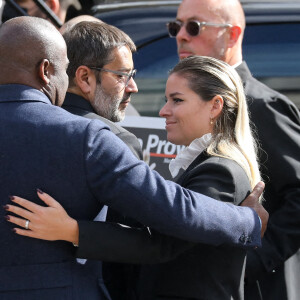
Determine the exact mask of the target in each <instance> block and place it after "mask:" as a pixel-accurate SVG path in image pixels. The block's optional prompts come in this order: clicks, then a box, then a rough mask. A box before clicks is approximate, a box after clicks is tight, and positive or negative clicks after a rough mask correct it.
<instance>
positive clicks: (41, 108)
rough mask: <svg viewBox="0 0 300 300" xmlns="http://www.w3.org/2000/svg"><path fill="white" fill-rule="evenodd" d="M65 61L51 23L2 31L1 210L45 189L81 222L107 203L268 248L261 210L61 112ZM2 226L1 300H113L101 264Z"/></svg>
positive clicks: (154, 222) (161, 224)
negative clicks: (184, 184) (161, 168)
mask: <svg viewBox="0 0 300 300" xmlns="http://www.w3.org/2000/svg"><path fill="white" fill-rule="evenodd" d="M19 49H22V51H16V50H19ZM66 53H67V52H66V45H65V42H64V40H63V38H62V36H61V35H60V33H59V32H58V31H57V30H56V29H55V27H54V26H53V25H51V24H50V23H49V22H47V21H45V20H43V19H40V18H34V17H18V18H14V19H11V20H9V21H7V22H6V23H4V24H3V25H2V26H1V28H0V69H1V72H0V107H1V109H0V120H1V127H0V145H1V146H0V159H1V163H0V181H1V189H0V199H1V203H2V205H4V204H6V203H7V200H8V197H9V195H12V194H17V195H21V196H25V197H26V198H29V199H34V202H37V203H38V202H39V200H38V198H37V196H36V193H35V191H36V188H37V187H40V188H41V189H43V190H44V191H46V192H49V193H51V194H52V195H53V196H54V197H55V198H56V199H59V200H60V202H61V204H62V205H63V206H64V207H65V209H66V210H67V211H68V213H69V214H70V215H71V216H72V217H74V218H75V219H79V220H92V219H93V218H94V217H95V216H96V215H97V213H98V212H99V211H100V210H101V208H102V207H103V205H104V204H106V205H110V206H111V207H112V208H114V209H116V210H118V211H121V212H123V213H124V214H126V215H128V216H129V217H132V218H135V219H136V220H138V221H140V222H143V223H144V224H145V225H147V226H151V227H153V228H154V229H156V230H158V231H160V232H162V233H165V234H169V235H171V236H175V237H178V238H182V239H186V240H190V241H194V242H205V243H208V244H219V243H229V244H234V245H237V246H240V247H247V248H248V247H254V246H257V245H260V229H261V226H260V222H259V218H258V215H257V214H256V213H255V211H254V210H253V209H251V208H247V207H236V206H233V205H230V204H226V203H221V202H220V203H219V202H216V201H212V200H211V199H210V198H208V197H206V196H204V195H201V194H197V193H194V192H192V191H189V190H185V189H183V188H181V187H180V186H178V185H176V184H175V183H173V182H168V181H165V180H164V179H163V178H162V177H160V176H159V175H158V174H157V173H156V172H152V171H151V170H150V169H149V167H148V166H147V165H146V164H145V163H143V162H141V161H139V160H137V158H136V157H135V156H134V155H133V154H132V153H131V152H130V150H129V149H128V147H127V146H126V145H125V144H124V143H123V142H122V141H121V140H120V139H119V138H118V137H116V136H115V135H114V134H113V133H112V132H110V131H109V130H108V127H107V126H106V125H105V124H104V123H102V122H101V121H99V120H89V119H86V118H81V117H78V116H75V115H72V114H70V113H68V112H66V111H65V110H63V109H61V108H59V107H57V105H58V106H59V105H61V104H62V101H63V99H64V96H65V93H66V89H67V85H68V78H67V74H66V69H67V65H68V59H67V54H66ZM120 84H121V83H120ZM40 193H41V192H40ZM256 196H257V195H256ZM254 198H255V197H254ZM11 199H12V200H14V197H11ZM253 200H254V201H253ZM256 200H257V198H256ZM248 201H249V200H248ZM250 202H252V204H251V206H253V207H254V208H255V209H256V211H257V212H258V213H259V214H260V216H261V219H262V221H263V224H262V225H263V226H262V232H263V231H264V228H265V223H266V220H267V214H266V213H265V211H264V210H263V209H262V207H261V206H260V205H259V204H257V202H256V201H255V199H253V197H252V201H251V200H250ZM9 207H10V205H4V208H6V209H7V208H9ZM50 210H51V209H50ZM17 212H18V210H17V211H16V213H17ZM3 216H4V214H3ZM24 217H25V219H20V220H19V221H18V225H19V226H21V227H23V228H25V229H26V230H23V231H25V232H27V233H28V235H30V234H31V233H33V231H31V229H33V228H32V227H31V226H33V225H32V224H33V223H34V222H33V219H32V218H31V217H32V214H31V213H30V212H29V211H27V212H26V215H25V216H24ZM5 219H6V220H8V221H14V220H15V219H16V218H15V217H14V216H5ZM26 219H27V220H26ZM0 222H2V224H1V226H0V243H1V247H0V272H1V274H0V276H1V284H0V293H1V294H0V296H1V299H5V300H6V299H25V300H27V299H28V300H29V299H72V300H73V299H75V300H76V299H97V300H99V299H107V294H106V292H107V291H106V290H105V287H104V286H103V283H102V279H101V278H99V275H100V274H99V266H98V265H97V264H96V263H95V264H86V265H79V264H77V262H76V260H75V258H74V256H73V252H74V248H73V245H72V244H71V243H68V242H63V241H55V242H51V243H49V242H47V241H42V240H33V239H28V238H25V237H20V236H17V235H15V234H14V233H13V232H12V231H11V230H9V229H12V227H11V226H10V224H9V223H8V222H5V220H4V218H1V219H0ZM67 227H68V228H66V229H67V231H68V230H69V229H70V232H72V233H73V234H71V235H68V236H67V239H66V240H67V241H71V242H73V243H78V233H79V232H78V225H77V222H76V221H74V222H70V223H68V225H67ZM69 227H70V228H69ZM13 231H15V232H19V231H20V228H19V229H15V228H14V230H13ZM24 235H25V234H24ZM113 237H114V235H111V236H110V238H113Z"/></svg>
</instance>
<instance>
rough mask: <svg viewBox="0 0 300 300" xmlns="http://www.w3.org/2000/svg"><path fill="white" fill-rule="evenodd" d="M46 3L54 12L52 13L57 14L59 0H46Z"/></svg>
mask: <svg viewBox="0 0 300 300" xmlns="http://www.w3.org/2000/svg"><path fill="white" fill-rule="evenodd" d="M46 3H47V5H48V6H49V7H50V9H51V10H52V11H53V12H54V14H56V15H58V12H59V10H60V4H59V0H47V1H46Z"/></svg>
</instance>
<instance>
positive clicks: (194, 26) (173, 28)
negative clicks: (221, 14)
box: [167, 21, 232, 38]
mask: <svg viewBox="0 0 300 300" xmlns="http://www.w3.org/2000/svg"><path fill="white" fill-rule="evenodd" d="M183 25H184V23H183V22H180V21H173V22H169V23H167V28H168V31H169V35H170V37H173V38H174V37H176V35H177V34H178V32H179V31H180V29H181V27H182V26H183ZM207 26H212V27H232V25H231V24H217V23H209V22H198V21H188V22H187V23H186V24H185V30H186V32H187V33H188V34H189V35H190V36H197V35H198V34H199V33H200V31H201V30H202V28H205V27H207Z"/></svg>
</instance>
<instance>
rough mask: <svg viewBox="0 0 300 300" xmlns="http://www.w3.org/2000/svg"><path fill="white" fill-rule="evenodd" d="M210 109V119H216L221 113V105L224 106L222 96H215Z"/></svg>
mask: <svg viewBox="0 0 300 300" xmlns="http://www.w3.org/2000/svg"><path fill="white" fill-rule="evenodd" d="M211 101H212V107H211V117H212V118H214V119H215V118H217V117H219V115H220V114H221V112H222V109H223V105H224V100H223V98H222V96H220V95H216V96H214V97H213V98H212V100H211Z"/></svg>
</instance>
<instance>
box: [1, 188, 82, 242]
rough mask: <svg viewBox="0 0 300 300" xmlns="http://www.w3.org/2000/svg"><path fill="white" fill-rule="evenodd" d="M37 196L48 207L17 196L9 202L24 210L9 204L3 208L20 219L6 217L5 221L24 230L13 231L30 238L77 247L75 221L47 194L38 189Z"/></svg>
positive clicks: (77, 234) (76, 225)
mask: <svg viewBox="0 0 300 300" xmlns="http://www.w3.org/2000/svg"><path fill="white" fill-rule="evenodd" d="M37 194H38V196H39V198H40V199H41V200H42V201H44V202H45V203H46V204H47V205H48V207H43V206H40V205H38V204H35V203H33V202H30V201H28V200H25V199H23V198H20V197H17V196H11V201H13V202H14V203H17V204H18V205H20V206H22V207H24V208H25V209H24V208H21V207H18V206H15V205H11V204H7V205H5V206H4V208H5V209H6V210H7V211H9V212H12V213H14V214H16V215H18V216H20V217H22V218H18V217H15V216H12V215H7V216H6V219H7V221H8V222H11V223H14V224H16V225H19V226H20V227H23V228H26V229H21V228H19V227H17V228H14V229H13V231H14V232H15V233H17V234H19V235H24V236H29V237H32V238H37V239H43V240H48V241H55V240H65V241H69V242H72V243H74V244H77V245H78V236H79V230H78V224H77V221H76V220H74V219H72V218H71V217H70V216H69V215H68V214H67V212H66V211H65V210H64V208H63V207H62V206H61V205H60V204H59V203H58V202H57V201H56V200H54V199H53V198H52V197H50V196H49V195H48V194H46V193H44V192H42V191H41V190H39V189H38V190H37ZM28 221H29V222H28Z"/></svg>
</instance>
